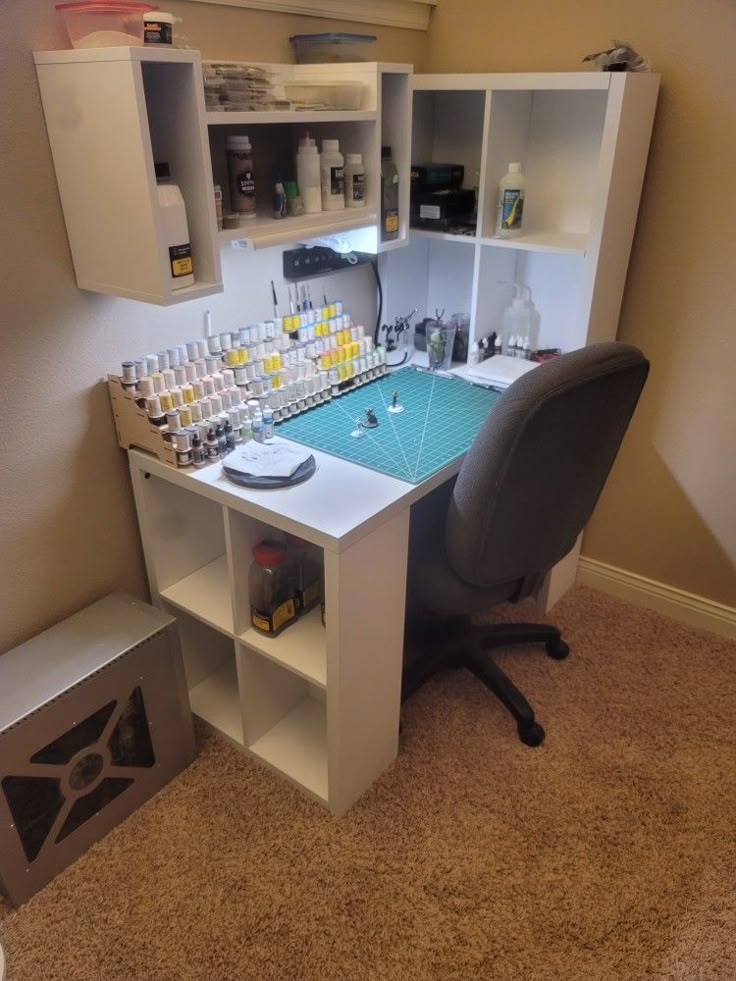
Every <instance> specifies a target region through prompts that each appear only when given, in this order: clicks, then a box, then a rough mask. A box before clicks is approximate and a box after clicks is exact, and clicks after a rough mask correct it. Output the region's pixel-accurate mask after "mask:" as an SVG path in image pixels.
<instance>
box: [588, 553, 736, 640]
mask: <svg viewBox="0 0 736 981" xmlns="http://www.w3.org/2000/svg"><path fill="white" fill-rule="evenodd" d="M577 580H578V582H581V583H583V584H584V585H586V586H591V587H592V588H593V589H599V590H600V591H601V592H602V593H609V594H610V595H611V596H617V597H618V598H619V599H623V600H627V601H628V602H629V603H633V604H634V605H635V606H642V607H645V608H646V609H649V610H656V611H657V612H658V613H663V614H664V615H665V616H668V617H672V619H673V620H679V621H680V622H681V623H686V624H688V625H689V626H691V627H700V628H702V629H704V630H710V631H712V632H713V633H715V634H719V635H720V636H721V637H728V638H729V639H732V640H733V639H736V609H734V608H733V607H731V606H726V605H725V604H723V603H716V602H714V601H713V600H709V599H706V598H705V597H704V596H697V595H695V594H694V593H688V592H685V590H683V589H676V588H675V587H674V586H667V585H665V584H664V583H661V582H656V581H655V580H654V579H647V578H646V577H645V576H639V575H637V574H636V573H634V572H627V571H626V570H625V569H618V568H617V567H616V566H613V565H608V564H607V563H605V562H599V561H597V560H596V559H589V558H586V557H585V556H581V557H580V560H579V563H578V575H577Z"/></svg>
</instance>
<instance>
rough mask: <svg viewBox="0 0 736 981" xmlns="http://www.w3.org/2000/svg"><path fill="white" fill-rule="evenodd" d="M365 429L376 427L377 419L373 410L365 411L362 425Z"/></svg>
mask: <svg viewBox="0 0 736 981" xmlns="http://www.w3.org/2000/svg"><path fill="white" fill-rule="evenodd" d="M363 425H364V426H365V428H366V429H375V428H376V426H377V425H378V418H377V416H376V413H375V412H374V411H373V409H366V410H365V422H364V423H363Z"/></svg>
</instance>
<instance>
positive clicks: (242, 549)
mask: <svg viewBox="0 0 736 981" xmlns="http://www.w3.org/2000/svg"><path fill="white" fill-rule="evenodd" d="M266 538H269V539H276V540H283V539H284V532H283V531H280V530H278V529H276V528H273V527H271V526H269V525H266V524H263V523H262V522H260V521H256V520H255V519H254V518H250V517H247V516H246V515H243V514H239V513H238V512H236V511H232V510H229V509H228V511H227V540H228V548H229V551H230V565H231V568H232V577H233V607H234V611H235V614H234V615H235V629H236V634H237V637H238V639H239V640H240V641H242V643H243V644H244V645H245V647H247V648H249V649H250V650H253V651H256V652H257V653H259V654H261V655H263V657H266V658H268V659H269V660H271V661H273V662H274V663H276V664H279V665H281V666H283V667H285V668H286V669H287V670H289V671H292V672H294V673H295V674H296V675H299V676H300V677H302V678H304V679H305V680H306V681H308V682H309V683H310V684H313V685H314V686H315V687H316V688H322V689H324V688H325V687H326V685H327V644H326V639H325V629H324V627H323V626H322V618H321V614H320V609H319V606H317V607H315V608H313V609H312V610H310V611H309V612H308V613H307V614H306V615H305V616H303V617H300V618H299V619H298V620H297V621H296V622H295V623H292V624H290V625H289V626H288V627H287V628H286V629H285V630H283V631H282V632H281V633H280V634H278V635H277V636H276V637H267V636H265V635H264V634H261V633H259V631H257V630H256V629H255V628H254V627H253V626H252V625H251V620H250V596H249V590H248V575H249V571H250V567H251V564H252V562H253V546H254V545H256V544H257V543H258V542H260V541H262V540H263V539H266Z"/></svg>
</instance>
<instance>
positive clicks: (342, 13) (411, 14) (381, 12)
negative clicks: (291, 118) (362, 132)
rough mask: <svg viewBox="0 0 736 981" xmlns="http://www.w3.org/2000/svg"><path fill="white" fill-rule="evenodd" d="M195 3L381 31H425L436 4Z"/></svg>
mask: <svg viewBox="0 0 736 981" xmlns="http://www.w3.org/2000/svg"><path fill="white" fill-rule="evenodd" d="M193 2H194V3H216V4H220V5H222V6H225V7H250V8H253V9H255V10H272V11H274V12H276V13H281V14H301V15H302V16H308V17H329V18H335V19H337V20H345V21H349V22H359V23H362V24H380V25H382V26H384V27H404V28H407V29H408V30H412V31H426V30H427V29H428V28H429V17H430V14H431V12H432V7H435V6H437V4H438V3H439V0H350V2H348V3H346V0H193Z"/></svg>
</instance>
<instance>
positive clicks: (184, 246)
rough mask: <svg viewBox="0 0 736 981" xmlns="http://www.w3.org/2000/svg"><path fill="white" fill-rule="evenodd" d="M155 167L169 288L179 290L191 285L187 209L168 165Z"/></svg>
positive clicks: (191, 273)
mask: <svg viewBox="0 0 736 981" xmlns="http://www.w3.org/2000/svg"><path fill="white" fill-rule="evenodd" d="M155 166H156V189H157V191H158V204H159V209H160V212H161V229H162V233H163V241H164V248H165V249H166V258H167V265H168V270H169V288H170V289H172V290H179V289H183V287H185V286H193V285H194V270H193V266H192V246H191V243H190V242H189V226H188V224H187V209H186V206H185V204H184V198H183V197H182V195H181V191H180V190H179V185H178V184H175V183H174V182H173V181H172V179H171V174H170V172H169V165H168V164H167V163H157V164H156V165H155Z"/></svg>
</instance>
